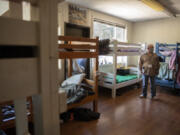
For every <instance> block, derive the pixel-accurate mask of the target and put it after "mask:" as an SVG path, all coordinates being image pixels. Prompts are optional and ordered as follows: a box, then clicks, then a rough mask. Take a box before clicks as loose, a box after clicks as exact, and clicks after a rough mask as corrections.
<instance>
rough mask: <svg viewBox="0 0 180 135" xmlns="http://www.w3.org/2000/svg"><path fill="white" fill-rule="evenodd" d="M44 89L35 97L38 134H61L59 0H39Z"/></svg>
mask: <svg viewBox="0 0 180 135" xmlns="http://www.w3.org/2000/svg"><path fill="white" fill-rule="evenodd" d="M38 2H39V12H40V21H39V34H40V36H39V39H40V45H39V46H40V49H39V55H40V56H39V61H40V65H39V79H40V87H39V88H40V91H39V94H38V95H34V96H33V110H34V115H33V116H34V127H35V129H34V132H35V135H51V134H52V135H59V134H60V125H59V106H58V79H57V78H58V77H57V70H58V66H57V58H58V54H57V48H58V45H57V41H58V40H57V28H58V25H57V13H58V11H57V5H58V2H57V0H39V1H38Z"/></svg>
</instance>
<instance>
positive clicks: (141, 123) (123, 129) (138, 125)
mask: <svg viewBox="0 0 180 135" xmlns="http://www.w3.org/2000/svg"><path fill="white" fill-rule="evenodd" d="M127 89H129V90H127ZM157 89H158V90H157V99H156V100H155V99H154V100H151V99H150V98H149V97H150V93H149V95H148V97H147V98H146V99H140V98H139V97H138V96H139V94H140V89H133V88H132V87H130V88H123V89H121V90H120V91H121V94H120V95H119V96H117V98H116V99H115V100H114V99H112V98H111V96H110V94H111V93H110V92H107V90H106V92H102V91H103V90H102V89H101V90H100V96H99V104H98V105H99V112H100V113H101V117H100V119H99V120H97V121H91V122H78V121H70V122H67V123H63V124H61V135H180V96H176V94H173V93H172V92H170V91H167V90H164V88H159V87H158V88H157ZM122 91H123V92H122Z"/></svg>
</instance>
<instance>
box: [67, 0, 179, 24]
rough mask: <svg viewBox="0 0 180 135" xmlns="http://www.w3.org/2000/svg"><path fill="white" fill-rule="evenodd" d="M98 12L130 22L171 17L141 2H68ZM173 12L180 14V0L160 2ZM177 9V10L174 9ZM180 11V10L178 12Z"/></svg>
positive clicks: (114, 0)
mask: <svg viewBox="0 0 180 135" xmlns="http://www.w3.org/2000/svg"><path fill="white" fill-rule="evenodd" d="M66 1H68V2H71V3H74V4H78V5H81V6H84V7H87V8H90V9H93V10H96V11H100V12H104V13H107V14H110V15H113V16H117V17H119V18H123V19H126V20H129V21H133V22H136V21H144V20H151V19H159V18H166V17H169V16H168V15H167V14H165V13H164V12H157V11H155V10H153V9H151V8H150V7H148V6H147V5H145V4H143V3H142V2H141V1H139V0H66ZM159 1H160V2H163V3H164V5H165V6H168V8H169V9H170V10H173V12H176V13H177V12H178V13H180V0H159ZM174 8H176V9H174ZM178 9H179V10H178Z"/></svg>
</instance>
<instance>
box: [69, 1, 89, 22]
mask: <svg viewBox="0 0 180 135" xmlns="http://www.w3.org/2000/svg"><path fill="white" fill-rule="evenodd" d="M69 23H72V24H79V25H86V24H87V9H85V8H81V7H78V6H76V5H72V4H69Z"/></svg>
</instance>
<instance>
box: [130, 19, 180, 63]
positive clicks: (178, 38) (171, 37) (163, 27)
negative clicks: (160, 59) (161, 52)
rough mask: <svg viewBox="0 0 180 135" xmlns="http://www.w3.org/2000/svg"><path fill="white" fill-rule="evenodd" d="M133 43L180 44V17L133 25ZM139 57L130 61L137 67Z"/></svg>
mask: <svg viewBox="0 0 180 135" xmlns="http://www.w3.org/2000/svg"><path fill="white" fill-rule="evenodd" d="M132 42H146V43H147V44H149V43H152V44H154V45H155V43H156V42H160V43H176V42H180V17H177V18H167V19H159V20H152V21H144V22H137V23H133V29H132ZM137 59H138V57H133V58H131V59H130V60H129V61H130V63H131V64H136V65H137Z"/></svg>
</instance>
